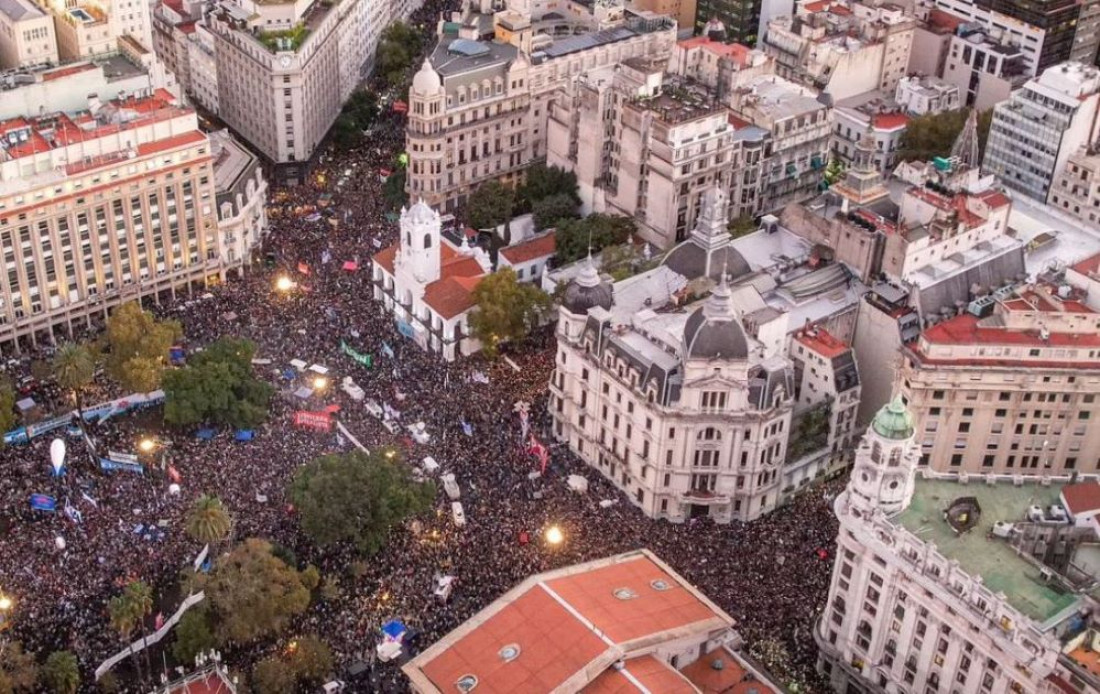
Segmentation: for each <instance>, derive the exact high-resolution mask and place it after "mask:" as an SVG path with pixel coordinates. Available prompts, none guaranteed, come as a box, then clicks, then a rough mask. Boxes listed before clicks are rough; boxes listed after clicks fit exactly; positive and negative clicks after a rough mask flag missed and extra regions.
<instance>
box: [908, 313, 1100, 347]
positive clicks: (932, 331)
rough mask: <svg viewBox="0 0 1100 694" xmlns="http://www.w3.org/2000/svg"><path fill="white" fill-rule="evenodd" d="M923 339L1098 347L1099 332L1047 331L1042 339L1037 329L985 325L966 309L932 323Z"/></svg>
mask: <svg viewBox="0 0 1100 694" xmlns="http://www.w3.org/2000/svg"><path fill="white" fill-rule="evenodd" d="M923 337H924V339H926V340H928V341H929V342H931V343H933V344H944V345H977V344H986V345H1025V346H1026V345H1034V346H1036V347H1100V335H1095V334H1089V333H1053V332H1052V333H1050V335H1049V336H1048V337H1047V338H1046V339H1043V338H1042V337H1040V336H1039V333H1038V331H1034V330H1010V329H1007V328H988V327H983V326H981V325H979V321H978V317H977V316H974V315H972V314H969V313H964V314H962V315H961V316H956V317H954V318H951V319H950V320H945V321H944V322H942V323H940V324H938V325H934V326H932V327H931V328H928V329H927V330H925V331H924V335H923Z"/></svg>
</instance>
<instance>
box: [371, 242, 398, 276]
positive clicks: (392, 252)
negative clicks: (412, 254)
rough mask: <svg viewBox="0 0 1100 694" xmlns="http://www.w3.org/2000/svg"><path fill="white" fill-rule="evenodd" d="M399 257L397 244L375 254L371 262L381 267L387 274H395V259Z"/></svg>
mask: <svg viewBox="0 0 1100 694" xmlns="http://www.w3.org/2000/svg"><path fill="white" fill-rule="evenodd" d="M396 257H397V244H396V243H395V244H393V245H392V246H387V247H386V248H383V249H382V250H380V251H378V252H377V253H375V254H374V255H373V256H372V257H371V260H372V261H374V262H375V263H378V264H379V265H381V266H382V267H383V268H384V269H385V270H386V272H388V273H390V274H391V275H392V274H393V259H394V258H396Z"/></svg>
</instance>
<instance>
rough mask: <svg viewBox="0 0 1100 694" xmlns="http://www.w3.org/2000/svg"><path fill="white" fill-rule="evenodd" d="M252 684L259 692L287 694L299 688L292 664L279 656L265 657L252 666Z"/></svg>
mask: <svg viewBox="0 0 1100 694" xmlns="http://www.w3.org/2000/svg"><path fill="white" fill-rule="evenodd" d="M252 686H253V687H254V688H255V689H256V691H257V692H259V694H285V692H293V691H295V690H297V688H298V680H297V678H296V677H294V671H293V670H291V669H290V666H289V665H287V664H286V663H284V662H283V661H282V660H279V659H278V658H264V659H263V660H261V661H260V662H258V663H256V666H255V667H254V668H252Z"/></svg>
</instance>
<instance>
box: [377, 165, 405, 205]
mask: <svg viewBox="0 0 1100 694" xmlns="http://www.w3.org/2000/svg"><path fill="white" fill-rule="evenodd" d="M407 177H408V174H407V171H406V170H405V167H403V166H400V167H398V168H397V169H396V170H394V172H393V173H391V174H390V175H389V177H387V178H386V182H385V183H383V184H382V199H383V201H384V202H385V203H386V209H387V210H392V211H397V210H399V209H401V208H402V206H404V204H405V202H407V200H408V198H407V197H406V196H405V180H406V179H407Z"/></svg>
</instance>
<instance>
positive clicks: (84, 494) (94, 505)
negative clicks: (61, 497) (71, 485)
mask: <svg viewBox="0 0 1100 694" xmlns="http://www.w3.org/2000/svg"><path fill="white" fill-rule="evenodd" d="M80 496H81V498H83V499H84V500H85V501H87V502H88V503H89V504H91V505H92V508H99V502H98V501H96V500H95V499H93V498H92V497H90V496H88V492H80Z"/></svg>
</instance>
